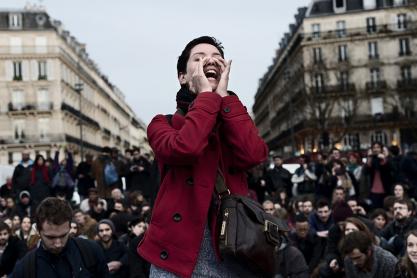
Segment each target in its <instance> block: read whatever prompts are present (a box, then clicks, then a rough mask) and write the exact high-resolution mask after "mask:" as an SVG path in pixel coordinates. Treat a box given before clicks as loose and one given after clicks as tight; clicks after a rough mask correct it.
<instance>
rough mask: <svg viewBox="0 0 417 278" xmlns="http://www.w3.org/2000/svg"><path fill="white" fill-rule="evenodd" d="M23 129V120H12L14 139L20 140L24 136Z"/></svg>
mask: <svg viewBox="0 0 417 278" xmlns="http://www.w3.org/2000/svg"><path fill="white" fill-rule="evenodd" d="M24 130H25V121H24V120H15V121H14V122H13V131H14V139H15V140H17V141H20V140H23V139H25V138H26V135H25V132H24Z"/></svg>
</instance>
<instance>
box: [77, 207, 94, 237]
mask: <svg viewBox="0 0 417 278" xmlns="http://www.w3.org/2000/svg"><path fill="white" fill-rule="evenodd" d="M74 221H75V222H77V224H78V227H79V230H80V235H83V236H86V237H87V238H88V239H94V238H95V235H96V228H97V221H96V220H94V219H93V218H92V217H91V216H90V215H88V214H86V213H84V212H83V211H82V210H79V209H78V210H74Z"/></svg>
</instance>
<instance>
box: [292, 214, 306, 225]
mask: <svg viewBox="0 0 417 278" xmlns="http://www.w3.org/2000/svg"><path fill="white" fill-rule="evenodd" d="M304 222H308V219H307V217H306V216H305V215H304V214H302V213H299V214H297V215H296V216H295V223H304Z"/></svg>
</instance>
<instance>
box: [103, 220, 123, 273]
mask: <svg viewBox="0 0 417 278" xmlns="http://www.w3.org/2000/svg"><path fill="white" fill-rule="evenodd" d="M97 235H98V241H97V242H98V244H99V245H100V247H101V249H102V250H103V253H104V256H105V260H106V264H107V267H108V268H109V272H110V277H120V278H124V277H127V276H128V256H127V248H126V246H124V245H123V243H121V242H119V241H117V238H116V237H115V228H114V225H113V222H112V221H111V220H109V219H103V220H101V221H100V222H98V225H97Z"/></svg>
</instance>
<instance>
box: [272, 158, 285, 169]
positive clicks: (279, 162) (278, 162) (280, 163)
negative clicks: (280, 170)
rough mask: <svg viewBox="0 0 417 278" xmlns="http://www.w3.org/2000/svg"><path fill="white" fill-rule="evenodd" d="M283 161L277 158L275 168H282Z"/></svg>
mask: <svg viewBox="0 0 417 278" xmlns="http://www.w3.org/2000/svg"><path fill="white" fill-rule="evenodd" d="M282 162H283V161H282V159H281V158H280V157H275V158H274V164H275V166H277V167H280V166H281V165H282Z"/></svg>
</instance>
